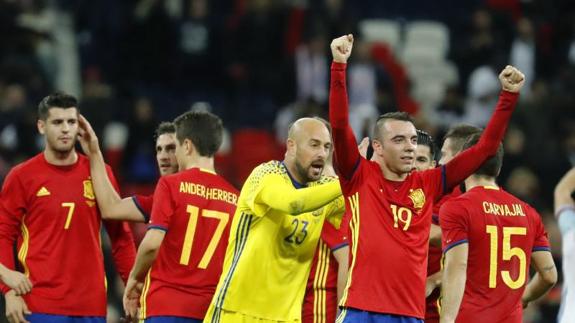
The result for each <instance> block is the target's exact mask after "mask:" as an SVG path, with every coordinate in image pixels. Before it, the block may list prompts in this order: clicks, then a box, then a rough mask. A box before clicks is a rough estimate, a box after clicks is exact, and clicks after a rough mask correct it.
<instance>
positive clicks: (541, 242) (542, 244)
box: [530, 209, 551, 251]
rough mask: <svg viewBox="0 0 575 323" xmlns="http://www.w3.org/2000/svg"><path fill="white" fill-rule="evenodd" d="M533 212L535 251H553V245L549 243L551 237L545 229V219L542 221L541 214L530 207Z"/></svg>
mask: <svg viewBox="0 0 575 323" xmlns="http://www.w3.org/2000/svg"><path fill="white" fill-rule="evenodd" d="M530 210H531V212H533V213H532V214H533V219H534V227H535V230H534V232H535V236H534V240H533V251H551V246H550V244H549V238H548V237H547V231H545V226H543V221H541V216H540V215H539V213H537V212H536V211H535V210H533V209H530Z"/></svg>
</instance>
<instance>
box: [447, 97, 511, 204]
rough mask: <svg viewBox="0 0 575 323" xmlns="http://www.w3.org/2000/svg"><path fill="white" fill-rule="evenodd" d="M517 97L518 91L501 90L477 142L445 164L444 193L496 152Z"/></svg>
mask: <svg viewBox="0 0 575 323" xmlns="http://www.w3.org/2000/svg"><path fill="white" fill-rule="evenodd" d="M518 98H519V93H511V92H507V91H501V94H499V101H498V102H497V107H496V108H495V111H494V112H493V116H491V119H490V120H489V123H488V124H487V127H486V128H485V130H484V131H483V134H482V135H481V138H480V139H479V142H478V143H477V144H476V145H474V146H472V147H470V148H468V149H466V150H464V151H462V152H461V153H460V154H458V155H457V156H455V158H453V159H452V160H451V161H450V162H449V163H447V164H446V165H445V183H444V184H445V185H444V187H443V189H444V193H447V192H449V191H451V189H452V188H453V187H454V186H456V185H458V184H459V183H461V182H462V181H463V180H464V179H466V178H467V177H469V176H470V175H471V174H473V172H475V171H476V170H477V169H478V168H479V167H480V166H481V164H483V162H484V161H486V160H487V159H488V158H489V157H491V156H493V155H495V154H496V153H497V148H498V147H499V144H500V143H501V141H502V140H503V136H504V135H505V131H506V130H507V124H508V123H509V119H511V114H512V113H513V110H514V109H515V104H516V103H517V99H518Z"/></svg>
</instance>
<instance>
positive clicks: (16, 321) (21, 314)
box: [4, 290, 32, 323]
mask: <svg viewBox="0 0 575 323" xmlns="http://www.w3.org/2000/svg"><path fill="white" fill-rule="evenodd" d="M4 296H5V298H6V318H7V319H8V322H10V323H29V322H28V321H27V320H26V315H29V314H32V312H30V310H29V309H28V306H26V302H24V299H23V298H22V297H21V296H16V292H15V291H14V290H10V291H9V292H8V293H6V295H4Z"/></svg>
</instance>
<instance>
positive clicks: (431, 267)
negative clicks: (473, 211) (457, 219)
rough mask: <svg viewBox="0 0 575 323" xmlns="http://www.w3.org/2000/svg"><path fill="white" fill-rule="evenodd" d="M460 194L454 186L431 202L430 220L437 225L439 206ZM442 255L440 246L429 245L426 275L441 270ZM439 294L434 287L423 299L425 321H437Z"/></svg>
mask: <svg viewBox="0 0 575 323" xmlns="http://www.w3.org/2000/svg"><path fill="white" fill-rule="evenodd" d="M459 195H461V189H459V186H456V187H455V188H454V189H453V191H452V192H451V193H449V194H447V195H444V196H443V197H442V198H441V199H440V200H439V201H438V202H437V203H434V204H433V214H432V216H431V222H432V223H433V224H435V225H439V208H440V207H441V206H442V205H443V204H444V203H445V202H447V201H449V200H451V199H452V198H455V197H458V196H459ZM442 256H443V249H441V247H437V246H432V245H429V251H428V253H427V277H429V276H431V275H433V274H435V273H437V272H439V271H440V270H441V257H442ZM440 294H441V292H440V288H436V289H434V290H433V292H432V293H431V294H430V295H429V296H428V297H427V298H426V299H425V302H426V304H425V322H426V323H432V322H439V308H438V306H437V301H438V299H439V295H440Z"/></svg>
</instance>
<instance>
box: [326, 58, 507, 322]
mask: <svg viewBox="0 0 575 323" xmlns="http://www.w3.org/2000/svg"><path fill="white" fill-rule="evenodd" d="M345 69H346V64H341V63H335V62H334V63H332V68H331V83H330V98H329V118H330V124H331V126H332V128H333V143H334V164H335V166H336V171H337V173H338V176H339V179H340V183H341V186H342V191H343V194H344V196H345V198H346V206H347V207H348V208H349V209H350V210H351V211H352V220H351V223H350V231H351V242H350V247H351V265H350V275H349V279H348V282H347V286H346V291H345V293H344V295H343V299H342V302H341V303H340V305H343V306H347V307H352V308H356V309H359V310H364V311H370V312H378V313H387V314H395V315H400V316H409V317H416V318H420V319H423V318H424V317H425V279H426V276H427V275H426V274H427V251H428V245H429V243H428V239H429V229H430V226H431V213H432V207H433V203H434V202H436V201H437V200H438V199H439V197H441V195H442V194H444V193H445V192H448V191H450V190H451V189H452V188H453V187H454V186H455V185H457V184H459V183H460V182H461V181H463V180H464V179H465V178H467V177H468V176H469V175H471V174H473V172H474V171H475V170H476V169H477V168H479V167H480V166H481V164H482V163H483V162H484V161H485V160H486V159H487V158H489V157H490V156H493V155H495V153H496V152H497V148H498V147H499V144H500V143H501V140H502V138H503V136H504V134H505V130H506V129H507V124H508V122H509V119H510V118H511V114H512V112H513V109H514V107H515V103H516V102H517V98H518V94H516V93H510V92H505V91H502V92H501V95H500V97H499V101H498V103H497V107H496V108H495V111H494V115H493V117H492V118H491V120H490V121H489V123H488V125H487V127H486V129H485V131H484V132H483V134H482V136H481V138H480V139H479V142H478V143H477V144H476V145H474V146H473V147H470V148H468V149H466V150H465V151H463V152H461V153H460V154H458V155H457V156H456V157H455V158H453V159H452V160H451V161H450V162H449V163H447V164H446V165H444V166H442V167H441V168H436V169H432V170H428V171H424V172H412V173H410V174H409V175H408V176H407V177H406V178H405V180H404V181H401V182H393V181H389V180H387V179H385V178H384V177H383V173H382V170H381V166H380V165H379V164H377V163H375V162H370V161H367V160H365V158H363V157H361V156H360V155H359V152H358V150H357V142H356V141H355V136H354V134H353V131H352V129H351V127H350V125H349V112H348V110H349V109H348V105H347V90H346V77H345ZM382 268H385V270H382ZM390 295H393V297H391V296H390Z"/></svg>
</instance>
